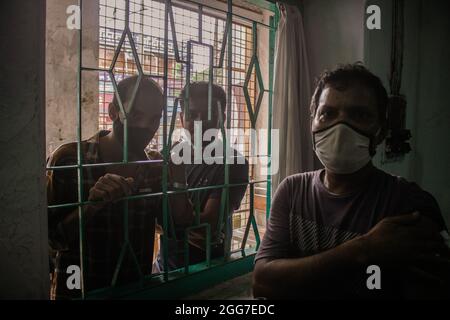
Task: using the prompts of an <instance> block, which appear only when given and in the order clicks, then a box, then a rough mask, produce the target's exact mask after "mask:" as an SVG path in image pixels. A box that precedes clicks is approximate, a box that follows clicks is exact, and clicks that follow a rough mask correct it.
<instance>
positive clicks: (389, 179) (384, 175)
mask: <svg viewBox="0 0 450 320" xmlns="http://www.w3.org/2000/svg"><path fill="white" fill-rule="evenodd" d="M376 170H377V171H376V175H377V176H378V179H380V180H382V181H384V185H389V184H390V185H392V186H393V188H395V189H397V190H400V191H401V192H408V193H409V192H412V193H425V194H429V193H428V192H427V191H425V190H423V189H422V188H421V187H420V186H419V185H418V184H417V183H416V182H414V181H410V180H408V179H407V178H405V177H402V176H400V175H396V174H393V173H389V172H386V171H384V170H381V169H379V168H376Z"/></svg>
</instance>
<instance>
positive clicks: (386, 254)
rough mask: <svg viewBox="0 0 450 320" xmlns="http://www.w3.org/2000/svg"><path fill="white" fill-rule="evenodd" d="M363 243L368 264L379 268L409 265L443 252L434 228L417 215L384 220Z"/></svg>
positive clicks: (437, 232) (437, 233) (438, 235)
mask: <svg viewBox="0 0 450 320" xmlns="http://www.w3.org/2000/svg"><path fill="white" fill-rule="evenodd" d="M363 239H364V242H365V244H366V251H367V252H366V254H367V256H368V258H369V261H370V262H371V263H372V262H373V263H378V264H388V265H395V264H399V263H402V264H404V263H407V264H410V263H412V262H414V261H417V260H418V259H424V258H428V257H429V258H431V257H435V255H436V253H437V252H439V251H441V250H442V249H443V248H445V244H444V241H443V238H442V237H441V235H440V234H439V230H438V227H437V225H436V224H435V223H434V222H432V221H431V220H430V219H428V218H426V217H424V216H421V215H420V214H419V213H418V212H414V213H412V214H407V215H401V216H396V217H388V218H384V219H383V220H381V221H380V222H379V223H378V224H377V225H376V226H375V227H373V228H372V229H371V230H370V231H369V232H368V233H367V234H366V235H364V236H363Z"/></svg>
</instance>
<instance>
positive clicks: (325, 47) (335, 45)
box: [301, 0, 364, 87]
mask: <svg viewBox="0 0 450 320" xmlns="http://www.w3.org/2000/svg"><path fill="white" fill-rule="evenodd" d="M301 10H302V14H303V19H304V29H305V37H306V44H307V52H308V60H309V61H310V68H309V70H310V76H311V81H313V80H314V79H315V78H316V77H317V76H319V75H320V73H321V72H322V71H323V70H324V69H327V68H333V67H335V66H336V65H337V64H339V63H352V62H356V61H363V60H364V29H363V26H364V21H363V18H364V0H339V1H337V0H303V2H302V5H301ZM312 87H313V86H312Z"/></svg>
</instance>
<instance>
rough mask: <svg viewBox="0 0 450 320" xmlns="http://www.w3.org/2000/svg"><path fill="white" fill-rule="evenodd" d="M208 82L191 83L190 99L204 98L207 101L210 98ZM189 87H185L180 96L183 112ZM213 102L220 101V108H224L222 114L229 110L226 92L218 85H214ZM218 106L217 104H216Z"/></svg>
mask: <svg viewBox="0 0 450 320" xmlns="http://www.w3.org/2000/svg"><path fill="white" fill-rule="evenodd" d="M208 86H209V83H208V81H196V82H191V83H190V84H189V99H192V98H194V99H195V98H197V97H200V98H201V97H204V98H205V99H207V98H208ZM186 90H187V85H185V86H184V88H183V90H181V93H180V95H179V99H180V106H181V111H184V98H185V95H186ZM212 101H213V103H214V101H219V102H220V106H221V108H222V113H225V110H226V108H227V96H226V94H225V90H223V88H222V87H221V86H219V85H217V84H214V83H213V84H212ZM216 105H217V104H216Z"/></svg>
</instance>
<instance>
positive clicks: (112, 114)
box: [108, 102, 119, 122]
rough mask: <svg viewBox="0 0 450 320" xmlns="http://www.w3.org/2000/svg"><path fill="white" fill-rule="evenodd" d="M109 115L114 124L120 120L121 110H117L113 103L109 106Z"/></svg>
mask: <svg viewBox="0 0 450 320" xmlns="http://www.w3.org/2000/svg"><path fill="white" fill-rule="evenodd" d="M108 114H109V118H110V119H111V120H112V122H114V121H116V120H118V119H119V110H118V109H117V107H116V105H115V104H114V103H112V102H111V103H110V104H109V106H108Z"/></svg>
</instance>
